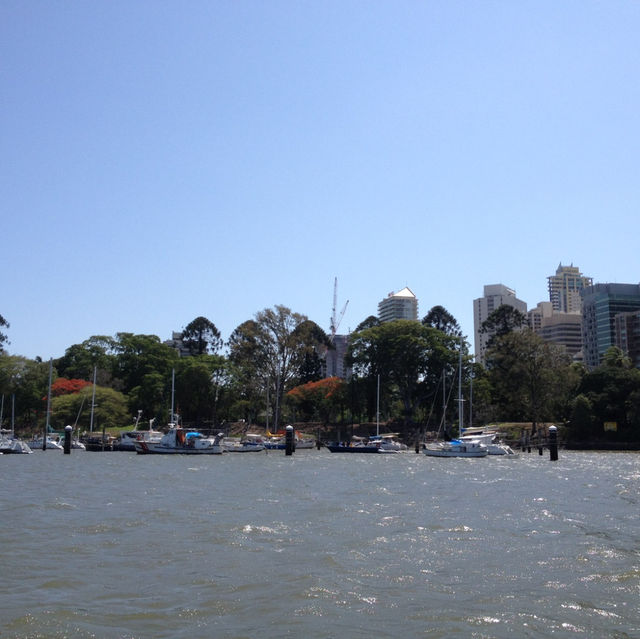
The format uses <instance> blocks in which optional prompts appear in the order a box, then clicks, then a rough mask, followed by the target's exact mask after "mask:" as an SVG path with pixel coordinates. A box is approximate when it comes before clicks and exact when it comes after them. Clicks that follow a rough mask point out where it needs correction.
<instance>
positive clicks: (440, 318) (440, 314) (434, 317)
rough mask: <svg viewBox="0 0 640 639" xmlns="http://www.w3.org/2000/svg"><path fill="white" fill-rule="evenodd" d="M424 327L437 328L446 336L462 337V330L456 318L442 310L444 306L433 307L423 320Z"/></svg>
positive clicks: (444, 309)
mask: <svg viewBox="0 0 640 639" xmlns="http://www.w3.org/2000/svg"><path fill="white" fill-rule="evenodd" d="M422 323H423V324H424V325H425V326H431V327H432V328H437V329H438V330H439V331H442V332H443V333H445V334H446V335H451V336H453V337H462V330H461V329H460V324H458V321H457V320H456V318H455V317H454V316H453V315H451V313H449V311H448V310H447V309H446V308H444V306H434V307H433V308H432V309H431V310H430V311H429V312H428V313H427V314H426V315H425V316H424V317H423V318H422Z"/></svg>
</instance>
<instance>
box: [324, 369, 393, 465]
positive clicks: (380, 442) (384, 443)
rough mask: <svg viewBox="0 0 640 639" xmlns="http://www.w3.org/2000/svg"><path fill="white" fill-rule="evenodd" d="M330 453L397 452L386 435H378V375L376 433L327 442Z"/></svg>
mask: <svg viewBox="0 0 640 639" xmlns="http://www.w3.org/2000/svg"><path fill="white" fill-rule="evenodd" d="M327 448H328V449H329V450H330V451H331V452H332V453H375V454H379V453H397V452H399V448H397V447H396V446H395V444H394V443H392V442H391V441H390V439H389V438H388V437H385V436H382V435H380V375H378V390H377V397H376V434H375V437H369V439H368V440H367V439H366V438H364V437H352V438H351V441H350V442H336V443H333V444H327Z"/></svg>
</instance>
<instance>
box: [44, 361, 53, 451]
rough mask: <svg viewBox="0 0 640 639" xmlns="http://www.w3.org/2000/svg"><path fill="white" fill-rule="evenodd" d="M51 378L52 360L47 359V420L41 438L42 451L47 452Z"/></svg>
mask: <svg viewBox="0 0 640 639" xmlns="http://www.w3.org/2000/svg"><path fill="white" fill-rule="evenodd" d="M52 377H53V359H52V358H50V359H49V392H48V393H47V418H46V420H45V424H44V437H43V438H42V450H47V435H48V433H49V415H50V414H51V378H52Z"/></svg>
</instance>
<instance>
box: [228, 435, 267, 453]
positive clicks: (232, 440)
mask: <svg viewBox="0 0 640 639" xmlns="http://www.w3.org/2000/svg"><path fill="white" fill-rule="evenodd" d="M222 447H223V449H224V452H225V453H258V452H261V451H263V450H264V449H265V443H264V438H263V437H262V435H256V434H254V433H247V434H246V435H245V436H244V437H242V438H237V437H225V438H224V440H223V441H222Z"/></svg>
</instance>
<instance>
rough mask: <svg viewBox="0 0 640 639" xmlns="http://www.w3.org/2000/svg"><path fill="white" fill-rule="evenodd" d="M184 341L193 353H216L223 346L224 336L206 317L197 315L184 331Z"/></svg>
mask: <svg viewBox="0 0 640 639" xmlns="http://www.w3.org/2000/svg"><path fill="white" fill-rule="evenodd" d="M182 343H183V344H184V345H185V346H186V347H187V348H188V349H189V351H190V353H191V354H192V355H207V354H211V355H213V354H215V353H217V352H218V351H219V350H220V349H221V348H222V338H221V337H220V331H219V330H218V329H217V328H216V325H215V324H214V323H213V322H211V321H210V320H208V319H207V318H206V317H202V316H200V317H196V319H194V320H193V321H191V322H189V324H187V325H186V327H185V328H184V330H183V331H182Z"/></svg>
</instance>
